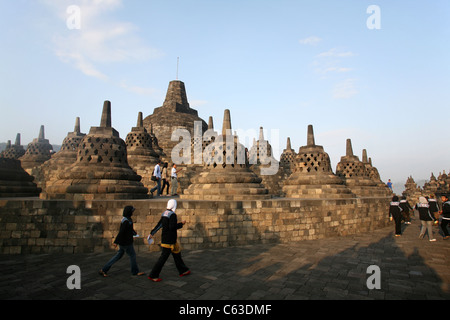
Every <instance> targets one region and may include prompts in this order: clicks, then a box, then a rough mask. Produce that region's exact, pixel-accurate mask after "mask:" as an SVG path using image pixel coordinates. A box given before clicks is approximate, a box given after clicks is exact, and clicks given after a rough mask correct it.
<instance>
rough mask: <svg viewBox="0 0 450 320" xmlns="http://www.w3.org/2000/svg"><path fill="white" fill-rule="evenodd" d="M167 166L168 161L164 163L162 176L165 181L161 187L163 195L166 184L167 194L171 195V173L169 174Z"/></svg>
mask: <svg viewBox="0 0 450 320" xmlns="http://www.w3.org/2000/svg"><path fill="white" fill-rule="evenodd" d="M167 166H168V163H167V162H165V163H164V165H163V168H162V173H161V177H162V181H163V183H162V187H161V195H163V194H164V189H165V187H166V186H167V195H169V187H170V183H169V178H170V175H169V170H167Z"/></svg>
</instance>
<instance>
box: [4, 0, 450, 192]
mask: <svg viewBox="0 0 450 320" xmlns="http://www.w3.org/2000/svg"><path fill="white" fill-rule="evenodd" d="M71 5H75V6H78V8H80V12H81V20H80V21H81V25H80V29H69V28H68V27H67V20H68V19H69V18H70V17H71V14H70V13H68V12H67V8H68V7H69V6H71ZM370 5H376V6H378V8H379V9H380V15H379V17H380V26H381V28H380V29H369V28H368V27H367V23H366V22H367V20H368V19H370V18H371V16H372V14H371V13H368V12H367V8H368V7H369V6H370ZM0 15H1V19H0V39H1V42H2V50H0V58H1V60H0V61H1V62H0V72H1V74H2V76H1V77H0V87H1V94H0V108H1V109H0V110H1V113H0V114H1V116H0V141H2V142H6V141H7V140H12V141H14V139H15V135H16V133H21V135H22V144H24V145H26V144H28V143H29V142H31V140H32V139H34V138H36V137H37V135H38V132H39V127H40V125H45V129H46V130H45V131H46V138H47V139H49V140H50V143H52V144H61V142H62V140H63V139H64V137H65V136H66V135H67V133H68V132H70V131H72V130H73V126H74V123H75V118H76V117H77V116H79V117H80V118H81V129H82V131H83V132H89V128H90V127H91V126H98V125H99V123H100V114H101V109H102V104H103V101H104V100H110V101H111V102H112V122H113V127H114V128H116V129H117V130H118V131H119V133H120V135H121V137H122V138H125V136H126V134H127V133H128V132H129V131H131V127H133V126H134V125H135V124H136V119H137V114H138V112H139V111H142V112H143V113H144V116H147V115H150V114H151V113H152V112H153V109H154V108H156V107H159V106H161V105H162V103H163V101H164V97H165V93H166V90H167V86H168V83H169V81H171V80H174V79H175V78H176V72H177V57H179V58H180V65H179V72H178V75H179V76H178V78H179V79H180V80H182V81H183V82H184V83H185V85H186V90H187V95H188V99H189V102H190V105H191V107H192V108H194V109H197V110H198V112H199V116H200V117H202V118H203V119H205V120H206V121H207V120H208V117H209V116H213V117H214V122H215V126H216V128H221V122H222V117H223V111H224V109H230V111H231V120H232V126H233V129H241V130H244V131H245V130H247V131H248V130H254V131H255V132H257V131H258V130H259V127H260V126H262V127H264V129H265V130H266V138H268V139H269V140H270V142H271V143H272V144H273V145H274V147H275V148H276V147H277V146H278V148H279V151H278V154H279V153H280V152H281V151H282V149H284V148H285V145H286V138H287V137H291V141H292V147H293V148H294V149H296V150H297V151H298V148H299V147H300V146H303V145H305V144H306V132H307V126H308V125H309V124H312V125H313V126H314V131H315V138H316V144H319V145H322V146H324V149H325V151H326V152H328V154H329V155H330V157H331V161H332V167H333V170H335V169H336V165H337V163H338V162H339V161H340V157H341V156H343V155H345V145H346V139H347V138H350V139H352V144H353V150H354V153H355V154H356V155H358V156H359V157H360V158H361V154H362V149H367V152H368V155H369V157H371V158H372V161H373V164H374V166H376V167H377V168H378V170H379V171H380V174H381V177H382V179H383V181H387V180H388V179H389V178H390V179H392V180H393V181H400V182H401V183H404V182H406V178H407V177H408V176H409V175H412V176H413V177H414V178H415V179H416V180H420V179H429V177H430V175H431V172H434V174H435V175H437V174H439V172H441V171H443V170H445V171H446V172H448V171H450V148H449V142H448V137H449V134H448V121H449V120H448V119H450V117H449V115H450V111H449V110H450V108H449V104H450V90H449V88H450V59H449V57H450V56H449V51H450V44H449V43H450V41H448V39H450V2H449V1H447V0H441V1H440V0H433V1H379V0H371V1H364V0H354V1H350V0H348V1H346V0H340V1H337V0H329V1H324V0H319V1H301V0H277V1H274V0H271V1H264V0H240V1H231V0H228V1H225V0H223V1H221V0H204V1H201V0H199V1H188V0H183V1H181V0H172V1H163V0H160V1H148V0H92V1H87V0H58V1H56V0H55V1H50V0H14V1H11V0H0ZM272 135H273V138H276V139H275V140H276V141H273V140H272V139H271V138H272V137H271V136H272Z"/></svg>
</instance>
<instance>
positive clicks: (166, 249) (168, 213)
mask: <svg viewBox="0 0 450 320" xmlns="http://www.w3.org/2000/svg"><path fill="white" fill-rule="evenodd" d="M176 209H177V201H176V200H175V199H170V200H169V201H168V203H167V209H166V210H165V211H164V212H163V213H162V215H161V218H160V220H159V221H158V223H157V224H156V226H155V227H154V228H153V230H152V231H151V232H150V235H149V236H148V239H153V236H154V235H155V234H156V233H157V232H158V231H159V230H161V229H162V233H161V249H162V251H161V256H160V257H159V259H158V260H157V261H156V263H155V265H154V266H153V268H152V270H151V272H150V274H149V275H148V279H150V280H151V281H153V282H160V281H161V280H162V279H161V278H160V277H159V275H160V273H161V270H162V268H163V266H164V264H165V263H166V261H167V259H168V258H169V256H170V254H172V256H173V259H174V262H175V266H176V268H177V270H178V273H179V275H180V277H183V276H187V275H189V274H190V273H191V271H190V270H189V268H188V267H187V266H186V265H185V264H184V261H183V259H182V257H181V247H180V244H179V242H178V237H177V230H178V229H180V228H182V227H183V226H184V225H185V224H186V221H182V222H178V219H177V215H176V213H175V211H176ZM134 211H135V208H134V207H133V206H126V207H125V208H124V209H123V218H122V221H121V223H120V229H119V233H118V234H117V236H116V238H115V240H114V246H115V247H116V248H117V246H119V250H118V251H117V253H116V254H115V255H114V256H113V257H112V258H111V259H110V260H109V261H108V262H107V263H106V264H105V265H104V266H103V267H102V268H101V269H100V270H99V274H100V275H101V276H103V277H107V276H108V271H109V269H111V267H112V266H113V264H114V263H116V262H117V261H119V260H120V259H121V258H122V257H123V255H124V254H125V253H126V254H127V255H128V256H129V258H130V265H131V274H132V275H135V276H142V275H144V274H145V273H144V272H141V271H139V267H138V265H137V262H136V252H135V250H134V246H133V242H134V241H133V240H134V237H135V236H137V233H136V231H135V230H134V227H133V220H132V219H131V216H132V215H133V212H134Z"/></svg>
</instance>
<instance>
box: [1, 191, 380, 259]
mask: <svg viewBox="0 0 450 320" xmlns="http://www.w3.org/2000/svg"><path fill="white" fill-rule="evenodd" d="M126 205H133V206H134V207H135V208H136V211H135V212H134V214H133V220H134V221H135V223H134V228H135V230H136V231H137V233H138V234H139V235H141V236H143V237H144V238H139V239H136V240H135V248H136V250H137V251H138V252H139V251H148V250H159V246H148V244H146V242H145V241H144V239H145V235H147V234H148V232H149V231H150V230H152V229H153V227H154V226H155V225H156V223H157V222H158V221H159V219H160V217H161V213H162V212H163V211H164V210H165V208H166V205H167V199H162V200H151V201H139V200H134V201H133V200H117V201H105V200H96V201H57V200H52V201H44V200H39V199H38V200H1V201H0V222H1V223H0V253H3V254H6V253H10V254H20V253H48V252H52V251H58V250H61V252H63V251H64V252H69V253H76V252H79V253H81V252H104V251H110V250H111V249H113V248H112V246H111V245H112V240H113V239H114V237H115V236H116V235H117V231H118V226H119V225H120V221H121V219H122V210H123V208H124V207H125V206H126ZM388 207H389V201H388V200H386V199H385V198H376V197H374V198H364V199H355V198H353V199H334V200H331V199H326V200H324V199H309V200H305V199H296V200H292V199H265V200H241V201H215V200H214V201H205V200H202V201H196V200H183V199H181V200H179V201H178V206H177V215H178V216H179V217H180V219H183V220H186V222H187V223H186V225H185V227H184V228H182V229H180V230H179V235H180V237H179V239H180V242H181V245H182V247H183V248H184V249H191V250H193V249H203V248H224V247H229V246H239V245H249V244H259V243H289V244H290V243H293V242H295V241H302V240H313V239H325V238H330V237H338V236H342V235H353V234H358V233H362V232H368V231H371V230H376V229H379V228H382V227H385V226H387V225H388V224H389V219H388V218H387V217H386V212H387V210H388ZM160 236H161V233H160V232H159V233H157V234H156V236H155V241H156V243H159V242H160Z"/></svg>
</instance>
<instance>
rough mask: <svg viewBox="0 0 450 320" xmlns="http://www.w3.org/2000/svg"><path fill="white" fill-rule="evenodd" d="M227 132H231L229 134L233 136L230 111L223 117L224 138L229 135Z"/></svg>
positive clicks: (226, 111)
mask: <svg viewBox="0 0 450 320" xmlns="http://www.w3.org/2000/svg"><path fill="white" fill-rule="evenodd" d="M227 130H230V131H228V132H229V133H230V134H231V115H230V110H229V109H226V110H225V112H224V115H223V125H222V135H223V136H226V135H227Z"/></svg>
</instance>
